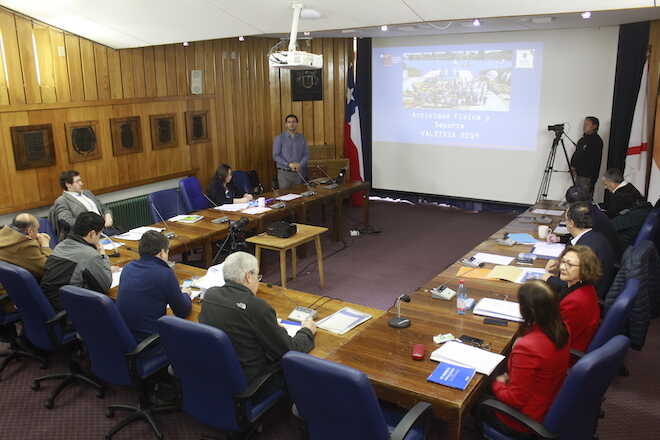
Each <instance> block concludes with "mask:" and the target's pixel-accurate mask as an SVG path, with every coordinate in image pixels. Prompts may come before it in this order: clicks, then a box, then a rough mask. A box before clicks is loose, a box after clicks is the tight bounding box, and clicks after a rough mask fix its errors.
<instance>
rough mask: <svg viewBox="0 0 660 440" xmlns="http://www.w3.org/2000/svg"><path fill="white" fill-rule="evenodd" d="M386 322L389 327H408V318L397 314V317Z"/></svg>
mask: <svg viewBox="0 0 660 440" xmlns="http://www.w3.org/2000/svg"><path fill="white" fill-rule="evenodd" d="M388 324H389V326H390V327H393V328H406V327H410V319H409V318H404V317H402V316H399V317H396V318H392V319H390V321H389V322H388Z"/></svg>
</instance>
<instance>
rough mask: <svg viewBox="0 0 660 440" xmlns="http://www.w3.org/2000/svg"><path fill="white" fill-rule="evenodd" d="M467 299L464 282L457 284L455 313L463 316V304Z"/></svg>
mask: <svg viewBox="0 0 660 440" xmlns="http://www.w3.org/2000/svg"><path fill="white" fill-rule="evenodd" d="M467 299H468V290H467V288H466V287H465V281H463V280H460V281H459V282H458V290H457V291H456V313H458V314H459V315H464V314H465V302H466V301H467Z"/></svg>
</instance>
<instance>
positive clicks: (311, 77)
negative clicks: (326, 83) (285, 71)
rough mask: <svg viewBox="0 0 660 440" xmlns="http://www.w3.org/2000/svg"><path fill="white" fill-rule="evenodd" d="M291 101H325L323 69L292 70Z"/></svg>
mask: <svg viewBox="0 0 660 440" xmlns="http://www.w3.org/2000/svg"><path fill="white" fill-rule="evenodd" d="M291 99H292V100H293V101H321V100H323V69H314V70H292V71H291Z"/></svg>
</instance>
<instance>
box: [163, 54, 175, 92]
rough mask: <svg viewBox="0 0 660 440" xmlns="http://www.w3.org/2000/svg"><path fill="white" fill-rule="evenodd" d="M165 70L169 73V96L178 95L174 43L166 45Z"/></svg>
mask: <svg viewBox="0 0 660 440" xmlns="http://www.w3.org/2000/svg"><path fill="white" fill-rule="evenodd" d="M165 72H166V75H167V78H166V86H167V96H176V95H178V92H177V88H176V48H175V47H174V45H173V44H168V45H167V46H165Z"/></svg>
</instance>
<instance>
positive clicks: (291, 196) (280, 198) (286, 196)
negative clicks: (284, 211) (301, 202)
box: [276, 193, 302, 202]
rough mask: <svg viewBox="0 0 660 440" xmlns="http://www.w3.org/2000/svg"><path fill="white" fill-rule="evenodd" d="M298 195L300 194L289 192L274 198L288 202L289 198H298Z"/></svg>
mask: <svg viewBox="0 0 660 440" xmlns="http://www.w3.org/2000/svg"><path fill="white" fill-rule="evenodd" d="M300 197H302V196H301V195H300V194H293V193H291V194H287V195H284V196H279V197H276V199H277V200H282V201H285V202H288V201H290V200H295V199H298V198H300Z"/></svg>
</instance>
